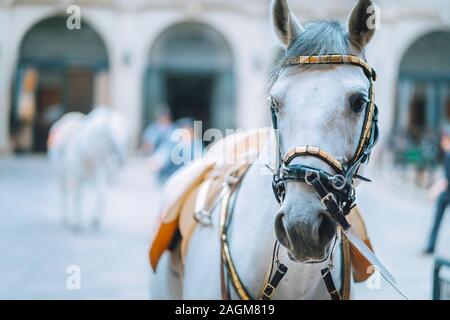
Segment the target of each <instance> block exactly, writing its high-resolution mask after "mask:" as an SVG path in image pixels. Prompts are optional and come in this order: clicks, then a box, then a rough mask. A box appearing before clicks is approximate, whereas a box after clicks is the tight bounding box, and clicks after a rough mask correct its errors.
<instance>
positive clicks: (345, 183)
mask: <svg viewBox="0 0 450 320" xmlns="http://www.w3.org/2000/svg"><path fill="white" fill-rule="evenodd" d="M323 64H347V65H354V66H359V67H361V68H362V69H363V71H364V74H365V75H366V76H367V78H368V79H369V83H370V85H369V99H368V101H367V104H366V106H365V117H364V123H363V127H362V131H361V136H360V139H359V142H358V146H357V148H356V151H355V154H354V156H353V158H352V159H351V161H350V162H349V163H348V164H347V165H345V164H344V163H341V162H340V161H338V160H337V159H336V158H335V157H333V156H332V155H331V154H330V153H328V152H326V151H325V150H322V149H321V148H319V147H316V146H308V145H303V146H299V147H297V148H295V149H293V150H290V151H288V153H287V154H286V155H285V156H284V157H283V158H282V157H281V149H280V139H279V132H278V111H279V110H278V106H277V104H276V101H275V100H274V99H273V98H272V97H270V98H269V99H270V101H271V112H272V125H273V128H274V130H275V134H276V136H277V143H278V149H279V151H278V157H279V161H278V164H277V170H276V172H275V173H274V176H273V182H272V187H273V191H274V194H275V197H276V199H277V201H278V202H279V203H280V204H281V203H282V202H283V201H284V198H285V195H286V183H287V182H288V181H296V182H300V183H305V184H307V185H309V186H311V187H313V188H314V190H315V191H316V193H317V194H318V196H319V198H320V201H321V203H322V204H323V206H324V208H325V209H326V211H327V212H328V213H329V214H330V216H331V217H332V218H333V219H334V220H335V221H336V222H337V223H338V224H339V225H340V226H341V227H342V228H343V229H344V230H348V229H349V228H350V224H349V223H348V221H347V219H346V218H345V216H346V215H348V214H349V213H350V211H351V209H352V208H353V207H354V205H355V189H354V181H355V179H359V180H363V181H370V180H368V179H366V178H364V177H361V176H360V175H358V174H357V173H358V170H359V168H360V166H361V165H362V164H364V163H367V162H368V160H369V157H370V154H371V151H372V149H373V147H374V146H375V144H376V143H377V141H378V135H379V132H378V108H377V106H376V104H375V96H374V86H373V82H374V81H375V80H376V73H375V70H374V69H373V68H371V67H370V66H369V65H368V64H367V63H366V61H364V60H362V59H361V58H360V57H358V56H353V55H315V56H299V57H296V58H294V59H291V60H289V61H288V62H286V63H285V64H284V65H283V66H284V67H289V66H296V65H323ZM304 156H311V157H315V158H318V159H320V160H322V161H324V162H325V163H327V164H328V165H329V166H330V167H331V168H333V170H334V171H335V172H336V174H331V173H328V172H325V171H324V170H321V169H318V168H313V167H309V166H305V165H302V164H291V162H292V161H293V160H294V159H296V158H299V157H304Z"/></svg>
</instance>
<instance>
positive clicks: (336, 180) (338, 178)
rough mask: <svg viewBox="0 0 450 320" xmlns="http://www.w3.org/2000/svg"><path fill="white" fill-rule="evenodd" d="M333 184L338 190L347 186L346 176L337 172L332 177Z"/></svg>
mask: <svg viewBox="0 0 450 320" xmlns="http://www.w3.org/2000/svg"><path fill="white" fill-rule="evenodd" d="M330 182H331V185H332V186H333V188H334V189H336V190H342V189H344V188H345V182H346V181H345V177H344V176H343V175H342V174H337V175H334V176H333V177H332V178H331V181H330Z"/></svg>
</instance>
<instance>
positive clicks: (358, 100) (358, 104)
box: [349, 93, 367, 113]
mask: <svg viewBox="0 0 450 320" xmlns="http://www.w3.org/2000/svg"><path fill="white" fill-rule="evenodd" d="M349 102H350V108H352V111H353V112H356V113H360V112H361V111H363V110H364V107H365V106H366V104H367V98H366V96H365V95H364V94H362V93H355V94H352V95H351V96H350V98H349Z"/></svg>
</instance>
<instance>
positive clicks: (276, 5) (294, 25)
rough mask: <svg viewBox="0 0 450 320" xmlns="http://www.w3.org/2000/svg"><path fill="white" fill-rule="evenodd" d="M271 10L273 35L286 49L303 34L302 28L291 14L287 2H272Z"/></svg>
mask: <svg viewBox="0 0 450 320" xmlns="http://www.w3.org/2000/svg"><path fill="white" fill-rule="evenodd" d="M271 10H272V22H273V27H274V29H275V33H276V34H277V36H278V39H279V40H280V41H281V43H282V44H283V46H284V47H285V48H287V47H288V46H289V45H290V44H291V43H292V41H294V40H295V39H296V38H297V37H298V36H299V35H300V33H302V32H303V27H302V26H301V24H300V23H299V22H298V20H297V19H296V18H295V16H294V15H293V13H292V12H291V9H290V8H289V5H288V3H287V0H272V7H271Z"/></svg>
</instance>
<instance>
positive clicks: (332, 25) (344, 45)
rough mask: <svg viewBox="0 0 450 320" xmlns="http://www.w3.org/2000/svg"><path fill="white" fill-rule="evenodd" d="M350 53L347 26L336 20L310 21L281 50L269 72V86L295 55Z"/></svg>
mask: <svg viewBox="0 0 450 320" xmlns="http://www.w3.org/2000/svg"><path fill="white" fill-rule="evenodd" d="M326 54H340V55H345V54H350V40H349V35H348V31H347V28H346V27H345V26H344V25H343V24H342V23H341V22H340V21H338V20H326V21H317V22H310V23H308V24H306V25H305V26H304V31H303V32H302V33H301V34H300V35H299V36H298V37H297V38H296V39H295V40H294V41H292V43H291V44H290V45H289V47H288V48H286V49H285V50H283V51H282V52H281V53H280V55H279V56H278V57H277V59H276V60H275V63H274V64H273V66H272V69H271V70H270V73H269V79H268V80H269V87H272V85H273V84H274V83H275V81H276V80H277V79H278V77H279V75H280V73H281V71H282V70H283V65H284V63H286V62H287V61H289V60H290V59H292V58H295V57H297V56H311V55H326Z"/></svg>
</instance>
